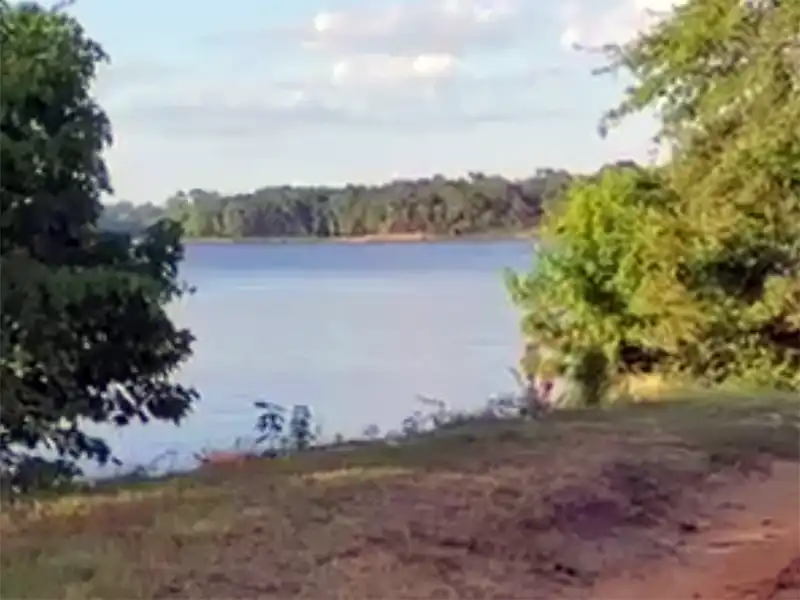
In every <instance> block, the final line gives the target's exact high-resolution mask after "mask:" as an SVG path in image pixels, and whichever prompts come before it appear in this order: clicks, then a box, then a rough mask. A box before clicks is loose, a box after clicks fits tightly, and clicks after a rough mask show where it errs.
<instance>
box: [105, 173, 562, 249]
mask: <svg viewBox="0 0 800 600" xmlns="http://www.w3.org/2000/svg"><path fill="white" fill-rule="evenodd" d="M571 180H572V176H571V175H570V174H569V173H567V172H566V171H554V170H549V169H543V170H540V171H539V172H537V174H536V175H534V176H533V177H531V178H528V179H525V180H522V181H511V180H508V179H504V178H502V177H493V176H485V175H481V174H471V175H470V176H469V178H464V179H446V178H444V177H441V176H436V177H433V178H430V179H420V180H416V181H395V182H392V183H388V184H385V185H380V186H362V185H348V186H347V187H344V188H333V187H305V188H301V187H289V186H283V187H268V188H262V189H260V190H256V191H254V192H252V193H250V194H239V195H236V196H221V195H220V194H217V193H215V192H207V191H203V190H192V191H190V192H188V193H185V192H180V193H178V194H176V195H175V196H173V197H172V198H170V199H169V200H167V203H166V207H165V208H162V207H159V206H156V205H153V204H145V205H137V206H134V205H132V204H131V203H129V202H119V203H117V204H111V205H109V206H108V207H107V208H106V210H105V211H104V214H103V216H102V219H101V224H102V225H103V226H105V227H107V228H110V229H129V230H130V229H133V230H136V229H137V228H139V227H141V226H142V225H145V224H147V223H148V222H151V221H153V220H155V219H158V218H160V217H161V216H163V215H164V214H167V215H169V216H170V217H171V218H173V219H175V220H177V221H179V222H180V223H182V224H183V225H184V227H185V229H186V232H187V234H188V235H190V236H192V237H201V238H202V237H207V238H216V237H220V238H248V237H249V238H257V237H262V238H266V237H320V238H327V237H337V236H360V235H373V234H393V233H394V234H397V233H423V234H428V235H468V234H476V233H493V232H515V231H524V230H526V229H530V228H531V227H533V226H535V225H536V224H537V223H538V221H539V217H540V215H541V212H542V207H543V206H544V205H545V204H546V203H547V202H548V201H549V200H550V199H552V198H554V197H556V196H558V195H559V194H560V193H561V192H563V190H564V188H565V187H566V185H567V184H568V183H569V182H570V181H571Z"/></svg>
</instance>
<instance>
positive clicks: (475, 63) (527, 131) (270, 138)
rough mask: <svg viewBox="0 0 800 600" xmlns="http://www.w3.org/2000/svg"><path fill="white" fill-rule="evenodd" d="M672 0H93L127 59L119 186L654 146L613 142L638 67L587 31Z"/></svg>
mask: <svg viewBox="0 0 800 600" xmlns="http://www.w3.org/2000/svg"><path fill="white" fill-rule="evenodd" d="M670 3H671V2H670V0H574V1H572V2H570V1H569V0H559V1H557V2H542V1H541V0H370V1H369V2H367V1H366V0H281V1H278V0H227V1H226V2H224V3H219V2H197V1H194V2H189V1H187V0H168V1H164V0H161V1H158V2H157V1H156V0H135V1H134V0H116V1H113V2H112V1H109V0H77V3H76V4H75V5H74V6H73V7H72V8H71V9H70V11H71V12H73V13H74V14H76V15H77V16H78V17H79V18H80V20H81V21H82V23H83V24H84V26H85V27H86V29H87V30H88V33H89V34H90V35H91V36H92V37H94V38H95V39H97V40H98V41H100V42H101V43H102V44H103V46H104V47H105V49H106V51H107V52H108V53H109V54H110V55H111V57H112V63H111V65H110V66H109V67H108V68H104V69H103V70H102V72H101V74H100V76H99V78H98V81H97V87H96V93H97V95H98V97H99V99H100V101H101V103H102V104H103V106H104V107H105V108H106V110H107V111H108V113H109V115H110V117H111V119H112V123H113V125H114V131H115V144H114V147H113V148H112V149H111V150H110V151H109V152H108V154H107V159H108V162H109V167H110V169H111V173H112V178H113V182H114V187H115V189H116V197H117V198H118V199H127V200H131V201H134V202H147V201H155V202H160V201H162V200H164V199H165V198H166V197H167V196H169V195H170V194H172V193H173V192H175V191H177V190H178V189H191V188H195V187H199V188H206V189H215V190H220V191H223V192H244V191H249V190H252V189H254V188H257V187H260V186H264V185H270V184H318V183H329V184H340V183H345V182H364V183H370V182H380V181H384V180H388V179H391V178H394V177H416V176H424V175H431V174H434V173H443V174H445V175H460V174H463V173H466V172H467V171H483V172H487V173H498V174H502V175H506V176H510V177H518V176H524V175H528V174H531V173H533V172H534V171H535V170H536V169H537V168H540V167H556V168H558V167H565V168H570V169H582V170H585V169H592V168H595V167H597V166H599V165H600V164H602V163H603V162H606V161H609V160H616V159H620V158H631V157H632V158H636V159H642V160H644V159H646V157H647V150H648V148H649V147H650V143H649V137H650V135H651V134H652V133H653V122H652V121H651V120H650V119H648V118H646V117H643V118H639V119H636V120H634V121H632V122H630V123H628V124H627V125H626V126H624V127H623V128H621V129H620V130H618V131H616V132H614V133H613V134H612V135H611V136H610V137H609V138H608V139H606V140H601V139H600V138H599V137H598V135H597V133H596V125H597V122H598V119H599V118H600V116H601V115H602V113H603V111H604V110H605V109H606V108H609V107H611V106H612V105H613V104H614V103H615V101H616V100H617V99H619V97H620V94H621V91H622V88H623V85H624V81H622V80H620V79H619V78H614V77H613V76H605V77H597V76H593V75H592V74H591V71H592V69H593V68H594V67H597V66H599V65H600V64H601V63H600V62H599V58H598V57H597V56H596V55H592V54H589V53H585V52H578V51H576V50H575V49H574V48H573V47H572V45H571V44H572V43H574V42H580V43H584V44H588V45H596V44H600V43H603V42H608V41H624V39H626V38H629V37H630V36H631V35H632V34H633V32H635V31H637V30H639V29H640V28H641V27H642V26H643V23H644V22H645V19H646V14H647V12H646V11H647V9H650V8H652V9H665V8H667V7H668V6H669V4H670Z"/></svg>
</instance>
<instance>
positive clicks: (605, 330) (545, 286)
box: [511, 0, 800, 390]
mask: <svg viewBox="0 0 800 600" xmlns="http://www.w3.org/2000/svg"><path fill="white" fill-rule="evenodd" d="M606 50H607V51H608V53H609V54H610V56H611V59H612V64H611V65H610V69H623V70H625V71H627V73H628V75H629V76H632V80H633V83H632V85H631V86H630V87H629V88H628V89H627V91H626V93H625V96H624V98H623V101H622V103H621V104H620V106H619V107H618V108H616V109H615V110H613V111H611V112H610V113H609V114H608V115H607V116H606V119H604V121H603V124H602V126H603V129H606V128H607V127H609V126H612V125H614V124H616V123H617V122H618V121H620V120H621V119H624V118H625V117H627V116H628V115H630V114H632V113H636V112H639V111H642V110H653V111H655V112H656V113H657V114H658V115H659V117H660V119H661V128H660V131H659V132H658V138H659V140H660V141H661V142H662V143H663V144H665V146H666V147H667V148H668V149H669V150H670V152H671V160H670V162H669V164H667V165H666V166H664V167H663V168H659V169H651V170H644V171H637V170H627V171H624V172H622V173H617V174H614V173H610V174H606V175H605V176H603V177H601V178H599V179H598V180H597V181H595V182H593V183H589V184H586V183H579V184H577V185H576V186H575V187H573V189H572V190H571V191H570V192H569V193H568V194H567V197H566V203H565V204H563V205H562V206H561V210H560V211H558V212H554V213H552V214H550V215H549V216H548V217H547V225H546V227H545V230H544V231H545V236H544V239H545V242H546V245H547V249H546V250H545V251H544V252H543V254H542V256H541V258H540V264H539V266H538V267H537V268H536V269H535V270H534V271H533V272H532V273H531V274H530V275H528V276H526V277H516V278H512V281H511V287H512V290H513V293H514V297H515V299H516V300H517V302H518V303H519V304H520V305H521V307H522V308H523V311H524V313H525V317H524V327H525V330H526V333H527V334H528V336H529V337H530V338H531V339H532V340H538V341H541V342H542V343H544V344H545V345H548V346H551V347H553V348H554V349H556V350H558V351H560V354H561V355H562V356H564V357H571V358H573V359H575V361H576V362H578V363H580V361H581V360H582V359H581V357H584V356H592V355H594V354H595V353H597V352H600V353H602V354H603V355H604V356H605V358H606V359H607V364H608V365H609V370H610V371H611V374H612V375H615V376H620V377H621V378H624V377H625V376H626V375H628V374H631V373H636V372H651V373H652V372H656V373H659V374H663V375H666V376H669V377H679V378H685V379H688V380H691V381H692V382H700V383H703V384H707V385H718V384H730V383H736V384H748V385H756V386H775V387H779V388H784V389H790V390H798V389H800V2H785V1H779V0H772V1H767V0H762V1H751V2H742V1H741V0H689V1H687V2H685V3H683V4H682V5H681V6H679V7H678V8H677V9H675V10H674V12H672V13H671V14H670V15H668V16H666V17H665V18H664V19H663V20H662V21H660V23H659V24H658V25H656V26H655V27H653V28H652V29H651V30H649V31H647V32H644V33H643V34H642V35H640V36H638V37H637V38H636V39H634V40H633V41H631V42H630V43H628V44H626V45H623V46H616V47H609V48H607V49H606Z"/></svg>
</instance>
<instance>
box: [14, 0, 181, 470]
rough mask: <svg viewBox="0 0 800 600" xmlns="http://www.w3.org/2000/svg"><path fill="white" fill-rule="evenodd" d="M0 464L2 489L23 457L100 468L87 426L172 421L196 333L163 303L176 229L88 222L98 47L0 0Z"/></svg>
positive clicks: (97, 112)
mask: <svg viewBox="0 0 800 600" xmlns="http://www.w3.org/2000/svg"><path fill="white" fill-rule="evenodd" d="M0 35H2V39H1V40H0V41H1V42H2V44H0V45H2V53H0V61H1V65H2V71H1V72H0V74H1V75H2V96H0V136H2V137H0V166H1V167H2V179H1V180H0V203H1V208H2V223H1V224H2V230H1V231H0V233H1V234H2V235H1V236H0V260H2V264H1V266H0V275H2V294H0V377H1V378H2V412H0V459H2V468H3V471H2V474H3V479H4V483H6V484H8V482H9V478H12V479H13V477H14V476H19V475H20V473H19V468H18V466H19V463H20V462H21V461H22V462H24V460H25V457H26V456H28V455H29V453H30V451H31V450H33V449H37V448H41V447H42V446H44V447H48V448H50V449H52V450H55V452H56V453H57V454H58V455H59V457H60V461H61V462H60V463H59V464H60V465H61V466H64V467H68V468H71V469H72V468H74V463H75V461H76V460H77V459H79V458H82V457H85V458H89V459H94V460H97V461H100V462H105V461H107V460H108V459H109V458H110V456H111V453H110V448H109V447H108V445H107V444H106V443H105V442H104V441H103V440H101V439H97V438H94V437H91V436H89V435H88V434H87V433H85V431H84V425H85V423H86V422H87V421H94V422H100V423H113V424H116V425H119V426H122V425H126V424H127V423H129V422H130V421H131V420H132V419H135V418H138V419H139V420H141V421H142V422H147V421H148V420H149V419H151V418H152V419H168V420H172V421H175V422H178V421H179V420H180V419H181V418H182V417H183V416H184V415H186V414H187V412H188V411H189V409H190V407H191V405H192V402H193V401H194V400H195V398H196V393H195V392H194V391H193V390H191V389H187V388H184V387H182V386H180V385H177V384H175V383H173V382H172V380H171V375H172V373H173V372H174V370H175V369H176V368H177V367H178V366H179V365H180V364H181V363H182V362H183V361H184V360H186V359H187V358H188V357H189V356H190V353H191V344H192V341H193V338H192V335H191V334H190V332H189V331H187V330H185V329H178V328H176V326H175V325H174V324H173V323H172V322H171V321H170V319H169V318H168V316H167V315H166V313H165V310H164V307H165V305H166V304H167V303H169V302H171V301H173V300H175V299H177V298H179V297H180V296H181V295H182V294H183V293H185V292H186V291H187V289H186V287H185V286H183V285H181V284H180V283H179V281H178V274H177V268H178V264H179V262H180V260H181V258H182V256H183V247H182V245H181V243H180V234H181V230H180V227H179V226H178V225H177V224H175V223H173V222H171V221H166V220H162V221H159V222H157V223H155V224H153V225H151V226H149V227H147V228H146V229H144V230H143V231H142V232H141V234H140V235H137V236H136V237H135V238H134V237H131V236H130V235H129V234H124V235H123V234H118V233H104V232H101V231H100V229H99V228H98V226H97V221H98V217H99V215H100V213H101V204H100V196H101V194H102V193H104V192H105V193H111V191H112V189H111V186H110V184H109V180H108V175H107V173H106V167H105V164H104V161H103V158H102V152H103V150H104V149H105V148H106V147H107V146H108V145H109V144H110V142H111V131H110V125H109V122H108V120H107V118H106V115H105V114H104V112H103V111H102V109H101V108H100V107H99V106H98V105H97V103H96V102H95V100H94V98H93V97H92V96H91V93H90V85H91V83H92V81H93V79H94V76H95V71H96V68H97V65H98V64H99V63H101V62H103V61H105V60H106V56H105V54H104V53H103V50H102V49H101V48H100V47H99V46H98V45H97V44H96V43H95V42H94V41H92V40H91V39H90V38H88V37H87V36H86V34H85V33H84V31H83V29H82V28H81V26H80V24H79V23H78V22H77V21H76V20H75V19H74V18H72V17H70V16H68V15H67V14H65V13H63V12H62V11H59V10H48V9H44V8H42V7H40V6H38V5H36V4H32V3H22V4H13V5H11V4H9V3H8V2H5V1H4V2H2V3H0Z"/></svg>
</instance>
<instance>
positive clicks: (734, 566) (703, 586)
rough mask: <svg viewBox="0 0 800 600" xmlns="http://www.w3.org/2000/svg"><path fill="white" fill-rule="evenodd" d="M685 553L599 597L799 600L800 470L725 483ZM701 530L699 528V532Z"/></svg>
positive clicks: (646, 567) (602, 588) (782, 466)
mask: <svg viewBox="0 0 800 600" xmlns="http://www.w3.org/2000/svg"><path fill="white" fill-rule="evenodd" d="M706 511H707V516H705V517H702V518H701V519H700V520H699V521H698V522H697V530H696V532H694V533H691V534H690V535H686V536H684V537H683V539H682V540H681V543H680V544H679V548H677V550H678V554H677V555H676V556H673V557H669V556H667V557H662V558H660V559H658V560H655V561H652V562H650V563H645V564H641V565H639V567H637V568H636V569H635V572H634V573H631V574H628V575H626V576H622V577H619V578H615V579H611V580H607V581H601V582H600V583H599V584H598V585H597V586H596V587H595V589H593V590H592V594H591V598H592V600H628V599H630V600H641V599H642V598H648V599H652V600H662V599H663V600H684V599H686V600H798V599H800V467H799V466H798V464H797V463H794V462H779V463H775V464H773V465H772V467H771V473H770V474H768V475H764V474H761V475H759V476H750V477H748V478H746V479H744V480H743V481H742V482H740V483H737V484H734V485H731V486H725V487H724V488H723V489H722V490H720V493H719V494H718V495H716V496H715V497H714V498H713V500H712V501H711V502H710V503H709V506H708V507H707V508H706ZM693 529H694V528H693V527H692V530H693Z"/></svg>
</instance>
